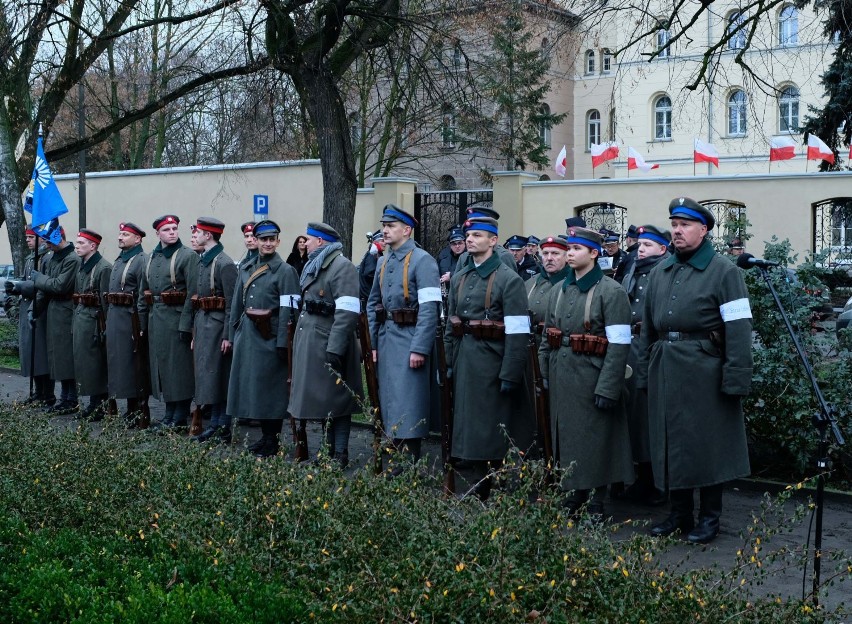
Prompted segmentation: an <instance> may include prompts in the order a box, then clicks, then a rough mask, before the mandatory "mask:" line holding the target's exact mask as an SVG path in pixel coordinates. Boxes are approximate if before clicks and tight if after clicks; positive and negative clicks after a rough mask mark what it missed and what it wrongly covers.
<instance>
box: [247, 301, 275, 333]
mask: <svg viewBox="0 0 852 624" xmlns="http://www.w3.org/2000/svg"><path fill="white" fill-rule="evenodd" d="M245 313H246V316H247V317H248V319H249V320H250V321H251V322H252V323H254V326H255V328H256V329H257V333H259V334H260V337H261V338H263V339H264V340H270V339H271V338H272V310H258V309H255V308H249V309H247V310H246V311H245Z"/></svg>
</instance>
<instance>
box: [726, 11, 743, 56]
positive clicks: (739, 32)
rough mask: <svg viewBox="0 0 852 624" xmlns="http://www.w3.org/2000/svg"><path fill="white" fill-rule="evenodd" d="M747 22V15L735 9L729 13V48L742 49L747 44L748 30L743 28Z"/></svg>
mask: <svg viewBox="0 0 852 624" xmlns="http://www.w3.org/2000/svg"><path fill="white" fill-rule="evenodd" d="M744 24H745V15H743V14H742V13H740V12H738V11H735V12H733V13H731V14H730V15H728V31H727V34H728V36H729V37H730V38H729V39H728V49H729V50H741V49H742V48H744V47H745V44H746V32H745V28H743V26H744Z"/></svg>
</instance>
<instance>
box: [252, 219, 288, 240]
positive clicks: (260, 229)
mask: <svg viewBox="0 0 852 624" xmlns="http://www.w3.org/2000/svg"><path fill="white" fill-rule="evenodd" d="M252 232H253V233H254V235H255V236H256V237H257V238H263V237H266V236H278V235H279V234H280V233H281V228H280V227H278V224H277V223H275V221H272V220H271V219H263V220H262V221H258V222H257V223H255V224H254V229H253V230H252Z"/></svg>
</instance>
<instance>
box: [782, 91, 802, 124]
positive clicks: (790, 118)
mask: <svg viewBox="0 0 852 624" xmlns="http://www.w3.org/2000/svg"><path fill="white" fill-rule="evenodd" d="M778 131H779V132H798V131H799V90H798V89H797V88H796V87H794V86H788V87H784V88H783V89H781V93H780V95H779V96H778Z"/></svg>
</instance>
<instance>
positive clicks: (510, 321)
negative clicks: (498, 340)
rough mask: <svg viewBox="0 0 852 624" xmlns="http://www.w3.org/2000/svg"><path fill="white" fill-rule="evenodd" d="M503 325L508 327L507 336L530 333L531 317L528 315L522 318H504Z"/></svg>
mask: <svg viewBox="0 0 852 624" xmlns="http://www.w3.org/2000/svg"><path fill="white" fill-rule="evenodd" d="M503 324H504V325H505V327H506V335H509V334H528V333H530V317H529V316H527V315H526V314H524V315H522V316H504V317H503Z"/></svg>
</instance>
